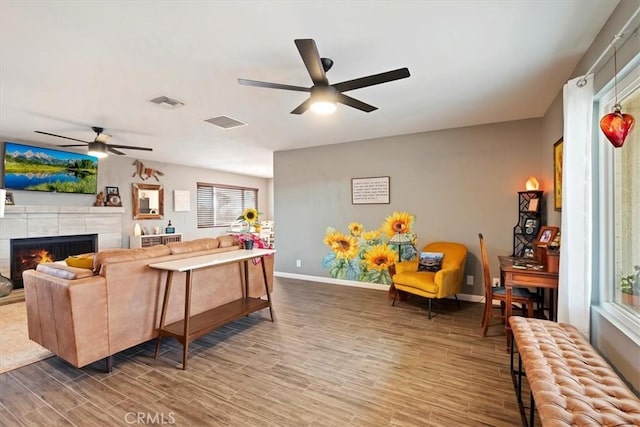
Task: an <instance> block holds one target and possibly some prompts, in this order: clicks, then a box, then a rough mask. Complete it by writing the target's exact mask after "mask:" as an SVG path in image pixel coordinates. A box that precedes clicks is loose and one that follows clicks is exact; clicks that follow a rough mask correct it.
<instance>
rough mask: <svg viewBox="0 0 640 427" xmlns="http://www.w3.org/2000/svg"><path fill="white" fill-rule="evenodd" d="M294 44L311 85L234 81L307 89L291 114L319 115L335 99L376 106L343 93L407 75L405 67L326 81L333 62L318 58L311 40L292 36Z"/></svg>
mask: <svg viewBox="0 0 640 427" xmlns="http://www.w3.org/2000/svg"><path fill="white" fill-rule="evenodd" d="M295 43H296V47H297V48H298V52H300V56H301V57H302V61H303V62H304V65H305V66H306V67H307V71H308V72H309V75H310V76H311V81H312V82H313V86H311V87H303V86H292V85H285V84H280V83H269V82H261V81H257V80H247V79H238V83H240V84H241V85H244V86H257V87H265V88H271V89H283V90H293V91H298V92H310V93H311V96H309V98H308V99H307V100H306V101H304V102H303V103H302V104H300V105H299V106H298V107H296V108H295V109H294V110H293V111H292V112H291V114H302V113H304V112H305V111H307V110H308V109H310V108H311V109H312V110H314V111H315V112H317V113H321V114H322V113H324V114H327V113H332V112H333V111H335V109H336V102H339V103H341V104H344V105H348V106H349V107H353V108H356V109H358V110H362V111H364V112H367V113H370V112H372V111H374V110H377V109H378V108H377V107H374V106H373V105H369V104H367V103H365V102H362V101H360V100H357V99H355V98H352V97H350V96H347V95H345V94H344V93H343V92H347V91H350V90H354V89H360V88H363V87H367V86H373V85H378V84H381V83H387V82H391V81H393V80H399V79H404V78H407V77H409V76H410V74H409V69H408V68H406V67H405V68H398V69H397V70H393V71H387V72H385V73H380V74H373V75H370V76H366V77H360V78H358V79H354V80H347V81H344V82H341V83H335V84H329V80H327V74H326V73H327V71H329V69H331V66H332V65H333V61H332V60H331V59H329V58H321V57H320V54H319V53H318V48H317V46H316V42H315V41H313V39H296V40H295Z"/></svg>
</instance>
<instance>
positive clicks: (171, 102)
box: [151, 96, 184, 110]
mask: <svg viewBox="0 0 640 427" xmlns="http://www.w3.org/2000/svg"><path fill="white" fill-rule="evenodd" d="M151 102H153V103H154V104H157V105H159V106H161V107H164V108H167V109H169V110H173V109H174V108H178V107H182V106H183V105H184V102H180V101H178V100H177V99H172V98H169V97H168V96H159V97H157V98H153V99H152V100H151Z"/></svg>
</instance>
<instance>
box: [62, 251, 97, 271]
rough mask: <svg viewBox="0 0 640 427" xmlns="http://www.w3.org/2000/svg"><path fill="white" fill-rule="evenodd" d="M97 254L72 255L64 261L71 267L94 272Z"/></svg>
mask: <svg viewBox="0 0 640 427" xmlns="http://www.w3.org/2000/svg"><path fill="white" fill-rule="evenodd" d="M94 257H95V254H84V255H72V256H70V257H67V259H65V260H64V261H65V262H66V263H67V265H68V266H69V267H77V268H88V269H90V270H93V258H94Z"/></svg>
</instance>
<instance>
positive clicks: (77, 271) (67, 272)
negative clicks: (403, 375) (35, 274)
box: [36, 262, 93, 280]
mask: <svg viewBox="0 0 640 427" xmlns="http://www.w3.org/2000/svg"><path fill="white" fill-rule="evenodd" d="M36 271H39V272H41V273H44V274H48V275H50V276H55V277H59V278H61V279H67V280H74V279H84V278H85V277H91V276H93V270H92V269H91V268H78V267H70V266H68V265H65V264H62V263H57V262H55V263H54V262H45V263H41V264H38V266H37V267H36Z"/></svg>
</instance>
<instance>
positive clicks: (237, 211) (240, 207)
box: [197, 182, 258, 228]
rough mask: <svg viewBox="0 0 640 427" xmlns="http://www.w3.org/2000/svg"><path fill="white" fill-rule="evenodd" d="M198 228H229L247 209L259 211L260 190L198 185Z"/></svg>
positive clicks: (206, 184) (205, 184)
mask: <svg viewBox="0 0 640 427" xmlns="http://www.w3.org/2000/svg"><path fill="white" fill-rule="evenodd" d="M197 188H198V192H197V199H198V214H197V216H198V228H211V227H228V226H229V225H231V223H232V222H233V221H235V220H236V218H238V217H239V216H240V215H242V212H243V211H244V210H245V209H247V208H254V209H258V189H257V188H246V187H234V186H229V185H220V184H208V183H204V182H198V183H197Z"/></svg>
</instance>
